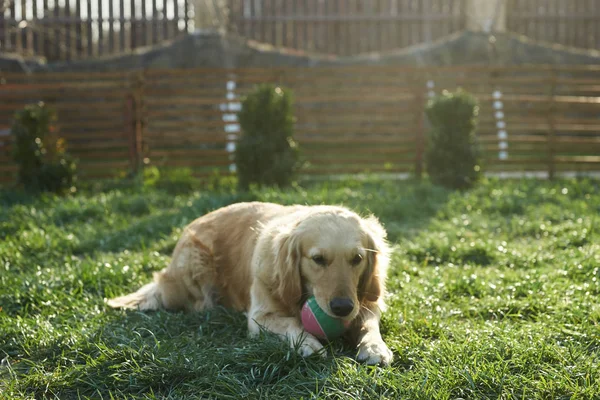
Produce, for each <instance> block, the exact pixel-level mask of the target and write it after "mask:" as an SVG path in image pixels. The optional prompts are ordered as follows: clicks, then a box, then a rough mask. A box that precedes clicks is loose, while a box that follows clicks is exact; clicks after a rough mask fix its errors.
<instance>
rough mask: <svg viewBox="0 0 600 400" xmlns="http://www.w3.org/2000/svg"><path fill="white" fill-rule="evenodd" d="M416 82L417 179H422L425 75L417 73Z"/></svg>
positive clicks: (424, 135)
mask: <svg viewBox="0 0 600 400" xmlns="http://www.w3.org/2000/svg"><path fill="white" fill-rule="evenodd" d="M414 82H416V85H415V86H416V88H415V91H414V97H415V99H414V105H415V110H414V112H415V122H414V124H415V177H416V178H417V179H421V177H422V176H423V157H424V153H425V140H426V133H425V121H424V118H425V98H426V94H425V79H424V78H423V75H421V74H419V73H415V77H414Z"/></svg>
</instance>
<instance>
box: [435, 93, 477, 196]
mask: <svg viewBox="0 0 600 400" xmlns="http://www.w3.org/2000/svg"><path fill="white" fill-rule="evenodd" d="M478 113H479V106H478V105H477V100H476V99H475V98H474V97H473V96H472V95H470V94H469V93H467V92H464V91H462V90H458V91H456V92H454V93H450V92H448V91H444V93H442V95H440V96H437V97H436V98H434V99H432V100H430V101H429V103H428V104H427V108H426V114H427V118H428V119H429V121H430V122H431V125H432V127H431V129H430V131H429V139H428V145H427V149H426V152H425V163H426V168H427V172H428V174H429V176H430V179H431V180H432V181H433V182H434V183H437V184H440V185H443V186H445V187H449V188H454V189H464V188H467V187H469V186H471V185H473V184H474V183H475V182H476V181H477V179H478V178H479V170H480V166H479V155H478V151H477V148H476V144H475V129H476V126H477V116H478Z"/></svg>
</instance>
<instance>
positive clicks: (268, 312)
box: [108, 202, 392, 364]
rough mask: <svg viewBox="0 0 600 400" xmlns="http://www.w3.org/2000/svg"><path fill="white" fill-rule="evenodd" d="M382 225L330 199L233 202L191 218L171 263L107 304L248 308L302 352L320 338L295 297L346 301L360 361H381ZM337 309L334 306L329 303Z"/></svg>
mask: <svg viewBox="0 0 600 400" xmlns="http://www.w3.org/2000/svg"><path fill="white" fill-rule="evenodd" d="M385 237H386V232H385V230H384V228H383V227H382V226H381V224H380V223H379V222H378V221H377V219H376V218H375V217H369V218H361V217H360V216H358V215H357V214H355V213H353V212H352V211H350V210H348V209H346V208H343V207H336V206H281V205H277V204H271V203H259V202H253V203H238V204H234V205H231V206H228V207H223V208H221V209H218V210H216V211H213V212H211V213H209V214H206V215H204V216H202V217H200V218H198V219H196V220H195V221H193V222H192V223H191V224H189V225H188V226H187V227H186V228H185V230H184V233H183V235H182V236H181V238H180V240H179V242H178V243H177V246H176V247H175V250H174V251H173V257H172V261H171V263H170V265H169V266H168V267H167V268H165V269H164V270H162V271H160V272H158V273H155V274H154V282H152V283H150V284H147V285H145V286H143V287H142V288H141V289H139V290H138V291H137V292H135V293H132V294H129V295H126V296H123V297H118V298H115V299H112V300H109V301H108V304H109V305H110V306H111V307H122V308H136V309H140V310H155V309H159V308H164V309H170V310H179V309H184V310H189V311H201V310H205V309H207V308H210V307H212V306H213V305H214V304H217V303H218V304H222V305H224V306H226V307H230V308H233V309H236V310H239V311H245V312H247V315H248V328H249V332H250V334H251V335H253V336H256V335H258V334H259V332H260V330H261V329H266V330H268V331H271V332H273V333H275V334H278V335H280V336H282V337H283V338H285V339H286V340H288V341H289V343H290V344H291V345H292V346H294V347H295V346H297V345H298V348H299V351H300V352H301V354H303V355H304V356H308V355H310V354H313V353H315V352H322V353H323V354H324V353H325V352H324V351H323V346H322V344H321V343H320V342H319V341H318V340H317V339H316V338H315V337H314V336H312V335H310V334H308V333H306V332H305V331H304V330H303V329H302V324H301V321H300V310H301V306H302V304H303V302H304V301H306V299H307V298H308V297H309V296H311V295H314V296H315V298H316V300H317V302H318V304H319V306H320V307H321V308H322V309H323V310H325V312H327V313H328V314H330V315H332V316H335V315H334V311H332V310H333V309H332V304H337V303H332V300H335V301H338V302H339V301H340V299H342V300H341V301H342V303H343V304H345V305H346V307H345V309H344V310H343V311H342V313H343V314H347V315H345V316H343V319H345V320H348V321H352V323H351V325H350V329H349V330H348V332H347V334H346V337H347V339H348V340H350V341H351V342H353V343H354V344H356V345H357V350H358V354H357V357H358V359H359V360H363V361H366V362H368V363H371V364H389V362H390V361H391V359H392V353H391V352H390V350H389V349H388V347H387V346H386V345H385V343H384V342H383V340H382V339H381V335H380V333H379V318H380V310H381V309H383V307H384V293H385V285H384V283H385V277H386V269H387V264H388V253H389V251H388V246H387V243H386V241H385ZM337 311H338V316H339V315H340V314H339V312H340V309H339V308H337Z"/></svg>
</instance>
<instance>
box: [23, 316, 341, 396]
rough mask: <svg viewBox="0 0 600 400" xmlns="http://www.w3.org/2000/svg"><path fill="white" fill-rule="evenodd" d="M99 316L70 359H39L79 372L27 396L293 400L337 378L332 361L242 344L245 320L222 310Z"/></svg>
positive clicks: (269, 343)
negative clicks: (271, 399)
mask: <svg viewBox="0 0 600 400" xmlns="http://www.w3.org/2000/svg"><path fill="white" fill-rule="evenodd" d="M106 313H107V314H108V316H107V317H104V319H105V320H106V322H105V324H103V325H102V327H101V328H99V329H98V330H97V331H95V332H93V333H91V334H90V336H89V337H88V340H87V342H85V343H82V344H80V345H77V346H76V347H77V354H72V350H70V349H69V345H67V344H63V345H60V344H58V343H56V346H54V347H53V349H52V350H51V351H48V352H44V351H43V350H42V351H40V354H44V357H46V361H45V363H46V365H48V364H52V363H61V360H64V359H65V356H66V357H69V356H70V355H73V357H75V359H74V360H72V361H74V362H76V363H77V364H79V367H78V368H77V369H76V370H75V371H73V372H72V374H73V373H74V374H75V376H71V377H69V376H63V378H62V380H58V381H51V382H48V381H45V380H40V381H39V382H28V385H27V386H28V387H27V389H26V390H27V392H28V393H29V394H31V395H34V396H35V397H37V396H41V395H43V393H54V394H56V395H58V396H59V397H61V398H64V397H70V396H78V395H79V396H81V395H83V396H91V397H110V394H113V395H115V394H127V395H128V396H130V395H132V394H137V395H139V396H140V397H142V396H144V395H149V394H152V396H156V397H157V398H167V397H169V396H173V397H175V398H189V397H200V398H206V397H212V398H246V397H248V396H263V397H264V396H267V395H268V396H275V397H277V398H299V397H302V396H304V397H306V396H307V395H308V394H311V393H314V392H315V391H318V388H319V387H320V386H322V385H324V384H325V382H326V381H328V379H329V377H330V376H331V375H335V374H337V373H338V367H339V363H338V359H336V358H333V357H331V356H330V357H328V358H327V359H324V358H321V357H318V356H313V357H310V358H307V359H304V358H302V357H301V356H300V355H298V354H297V353H295V352H294V351H293V350H291V349H290V348H289V346H288V345H287V344H286V343H284V342H283V341H282V340H280V339H279V338H276V337H274V336H272V335H263V336H261V337H259V338H256V339H250V338H248V336H247V329H246V318H245V316H244V315H243V314H241V313H237V312H232V311H229V310H225V309H222V308H216V309H213V310H210V311H207V312H204V313H189V314H188V313H169V312H162V311H161V312H151V313H141V312H123V311H113V310H107V311H106ZM330 354H331V350H330ZM24 372H25V371H23V373H24Z"/></svg>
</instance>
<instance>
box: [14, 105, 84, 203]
mask: <svg viewBox="0 0 600 400" xmlns="http://www.w3.org/2000/svg"><path fill="white" fill-rule="evenodd" d="M11 133H12V135H13V136H14V150H13V159H14V160H15V162H16V163H17V164H18V168H19V169H18V182H19V184H21V185H23V187H24V188H25V189H26V190H28V191H33V192H54V193H59V194H60V193H65V192H68V191H71V192H74V191H75V186H74V183H75V180H76V170H77V166H76V163H75V161H74V160H73V158H72V157H71V156H70V155H69V154H68V153H67V150H66V141H65V140H64V139H62V138H59V137H58V130H57V127H56V113H55V112H54V110H52V109H51V108H49V107H48V106H47V105H46V104H44V103H43V102H40V103H37V104H30V105H27V106H25V107H24V108H23V109H22V110H20V111H17V113H16V114H15V118H14V122H13V125H12V127H11Z"/></svg>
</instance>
